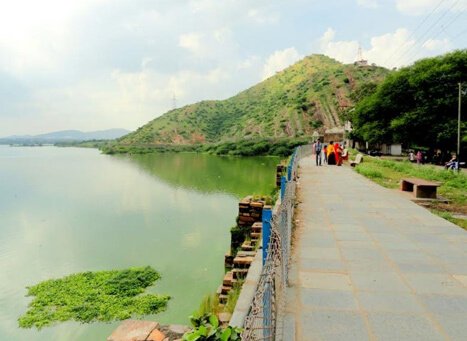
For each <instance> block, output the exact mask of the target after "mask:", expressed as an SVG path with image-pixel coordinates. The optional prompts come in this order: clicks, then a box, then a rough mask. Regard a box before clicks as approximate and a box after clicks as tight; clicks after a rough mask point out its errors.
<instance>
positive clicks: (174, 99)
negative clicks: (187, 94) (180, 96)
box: [172, 94, 177, 110]
mask: <svg viewBox="0 0 467 341" xmlns="http://www.w3.org/2000/svg"><path fill="white" fill-rule="evenodd" d="M172 109H174V110H175V109H177V97H175V94H173V97H172Z"/></svg>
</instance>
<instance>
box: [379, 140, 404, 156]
mask: <svg viewBox="0 0 467 341" xmlns="http://www.w3.org/2000/svg"><path fill="white" fill-rule="evenodd" d="M381 153H383V154H386V155H393V156H401V155H402V145H401V144H400V143H393V144H382V145H381Z"/></svg>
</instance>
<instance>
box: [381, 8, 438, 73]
mask: <svg viewBox="0 0 467 341" xmlns="http://www.w3.org/2000/svg"><path fill="white" fill-rule="evenodd" d="M445 1H446V0H441V1H440V2H439V3H438V5H436V7H435V8H433V10H432V11H431V12H430V13H429V14H428V15H426V16H425V18H424V19H423V20H422V21H421V22H420V23H419V24H418V25H417V27H416V28H415V30H413V31H412V33H411V34H410V35H409V38H407V41H410V39H411V38H412V37H414V36H415V33H416V32H417V31H418V29H419V28H420V27H421V26H422V25H423V24H424V23H425V22H426V21H427V20H428V19H429V18H430V17H431V16H432V15H433V14H434V13H435V11H436V10H437V9H438V8H439V6H441V4H442V3H443V2H445ZM404 45H405V44H404V43H403V44H401V45H400V46H399V47H398V48H397V49H396V51H395V52H393V53H392V54H391V55H390V56H389V57H388V58H386V60H385V61H384V64H386V62H387V61H389V60H390V59H391V58H392V57H393V56H394V55H397V53H399V51H400V49H401V48H402V47H403V46H404Z"/></svg>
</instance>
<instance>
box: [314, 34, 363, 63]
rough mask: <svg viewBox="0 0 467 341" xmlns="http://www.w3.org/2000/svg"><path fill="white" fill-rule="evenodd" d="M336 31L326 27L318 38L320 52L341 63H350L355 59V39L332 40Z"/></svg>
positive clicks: (356, 47) (356, 44)
mask: <svg viewBox="0 0 467 341" xmlns="http://www.w3.org/2000/svg"><path fill="white" fill-rule="evenodd" d="M335 36H336V32H335V31H334V30H333V29H332V28H328V29H327V30H326V32H324V34H323V36H322V37H321V38H320V46H321V52H322V53H324V54H325V55H328V56H330V57H332V58H335V59H337V60H339V61H341V62H343V63H352V62H354V61H355V60H356V59H357V51H358V42H357V41H333V40H334V38H335Z"/></svg>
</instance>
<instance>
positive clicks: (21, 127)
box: [0, 0, 467, 136]
mask: <svg viewBox="0 0 467 341" xmlns="http://www.w3.org/2000/svg"><path fill="white" fill-rule="evenodd" d="M466 29H467V0H340V1H337V0H327V1H319V0H315V1H313V0H308V1H305V0H288V1H284V0H283V1H278V0H268V1H266V0H255V1H253V0H199V1H194V0H193V1H182V0H153V1H149V0H117V1H115V0H113V1H110V0H80V1H67V0H42V1H35V0H16V1H8V0H0V136H6V135H13V134H38V133H43V132H49V131H54V130H62V129H80V130H85V131H90V130H98V129H107V128H114V127H121V128H127V129H131V130H132V129H135V128H137V127H139V126H141V125H143V124H145V123H146V122H148V121H149V120H151V119H153V118H155V117H157V116H160V115H161V114H163V113H164V112H165V111H167V110H168V109H171V108H172V106H173V97H174V96H175V98H176V104H177V106H182V105H185V104H189V103H193V102H196V101H200V100H204V99H224V98H227V97H230V96H232V95H234V94H236V93H237V92H239V91H241V90H243V89H245V88H247V87H249V86H252V85H254V84H256V83H257V82H259V81H261V80H263V79H265V78H267V77H269V76H271V75H273V74H274V73H275V72H277V71H279V70H281V69H283V68H285V67H287V66H288V65H290V64H292V63H294V62H296V61H298V60H299V59H300V58H302V57H303V56H306V55H309V54H313V53H324V54H326V55H329V56H331V57H333V58H335V59H337V60H339V61H342V62H344V63H351V62H353V61H354V60H356V59H357V51H358V46H359V45H361V47H362V51H363V57H364V58H365V59H368V60H369V62H370V63H376V64H378V65H383V66H386V67H390V68H392V67H400V66H403V65H408V64H410V63H411V62H413V61H414V60H416V59H419V58H422V57H427V56H433V55H438V54H441V53H445V52H447V51H451V50H454V49H459V48H466V47H467V31H466Z"/></svg>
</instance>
